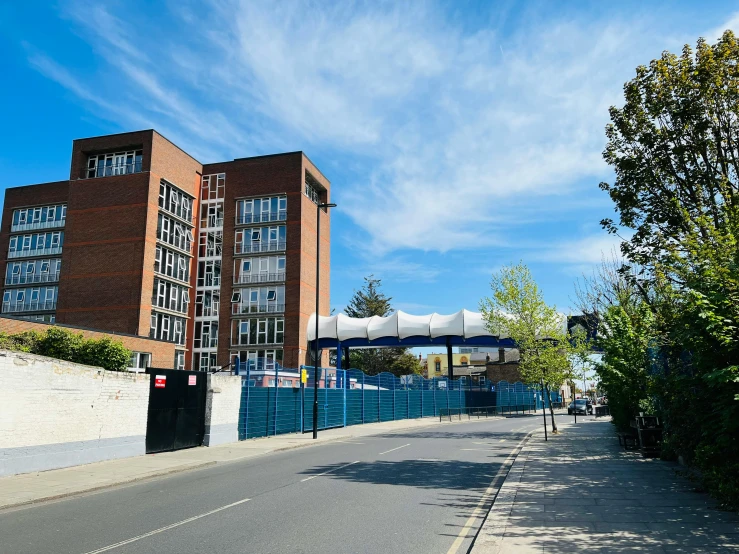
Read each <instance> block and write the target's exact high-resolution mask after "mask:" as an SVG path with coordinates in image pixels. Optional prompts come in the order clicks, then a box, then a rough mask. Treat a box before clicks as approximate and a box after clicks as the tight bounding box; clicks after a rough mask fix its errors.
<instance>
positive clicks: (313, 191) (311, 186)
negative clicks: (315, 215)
mask: <svg viewBox="0 0 739 554" xmlns="http://www.w3.org/2000/svg"><path fill="white" fill-rule="evenodd" d="M321 188H322V187H321V186H320V185H319V184H318V181H316V179H315V178H314V177H313V176H312V175H311V174H310V173H308V172H307V171H306V172H305V188H304V189H303V190H304V192H305V195H306V196H307V197H308V198H310V199H311V201H313V203H314V204H320V203H321V193H320V192H319V191H320V189H321Z"/></svg>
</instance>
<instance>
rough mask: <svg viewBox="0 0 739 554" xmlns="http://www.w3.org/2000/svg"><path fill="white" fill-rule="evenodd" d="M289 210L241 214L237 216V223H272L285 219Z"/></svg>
mask: <svg viewBox="0 0 739 554" xmlns="http://www.w3.org/2000/svg"><path fill="white" fill-rule="evenodd" d="M286 219H287V210H280V211H277V212H264V213H258V214H241V215H237V216H236V225H249V224H250V223H270V222H272V221H285V220H286Z"/></svg>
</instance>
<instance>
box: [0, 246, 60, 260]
mask: <svg viewBox="0 0 739 554" xmlns="http://www.w3.org/2000/svg"><path fill="white" fill-rule="evenodd" d="M61 253H62V247H61V246H52V247H51V248H36V249H35V250H16V251H15V252H8V258H29V257H31V256H53V255H55V254H61Z"/></svg>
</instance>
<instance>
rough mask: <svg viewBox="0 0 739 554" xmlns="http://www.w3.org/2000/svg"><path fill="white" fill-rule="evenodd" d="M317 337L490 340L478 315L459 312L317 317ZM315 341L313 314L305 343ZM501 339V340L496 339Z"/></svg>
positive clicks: (488, 333)
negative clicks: (446, 337)
mask: <svg viewBox="0 0 739 554" xmlns="http://www.w3.org/2000/svg"><path fill="white" fill-rule="evenodd" d="M318 336H319V338H320V339H336V340H339V341H345V340H350V339H366V340H375V339H379V338H384V337H394V338H397V339H400V340H402V339H406V338H408V337H427V338H431V339H435V338H437V337H445V336H456V337H462V338H465V339H469V338H473V337H494V336H496V335H493V334H492V333H490V332H489V331H488V330H487V328H486V326H485V321H484V320H483V319H482V314H480V313H478V312H470V311H468V310H459V311H458V312H457V313H455V314H451V315H441V314H436V313H434V314H429V315H411V314H407V313H405V312H401V311H397V312H395V313H394V314H393V315H390V316H388V317H379V316H374V317H363V318H354V317H349V316H347V315H344V314H338V315H334V316H320V317H319V319H318ZM315 338H316V320H315V313H314V314H312V315H311V317H310V321H309V322H308V340H309V341H313V340H315ZM500 338H504V337H500Z"/></svg>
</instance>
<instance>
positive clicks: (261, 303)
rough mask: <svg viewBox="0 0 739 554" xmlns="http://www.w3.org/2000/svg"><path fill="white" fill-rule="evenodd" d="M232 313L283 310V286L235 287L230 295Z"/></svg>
mask: <svg viewBox="0 0 739 554" xmlns="http://www.w3.org/2000/svg"><path fill="white" fill-rule="evenodd" d="M231 302H232V309H231V313H232V314H250V313H276V312H283V311H285V286H284V285H279V286H276V287H258V288H244V289H236V290H234V292H233V295H232V297H231Z"/></svg>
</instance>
